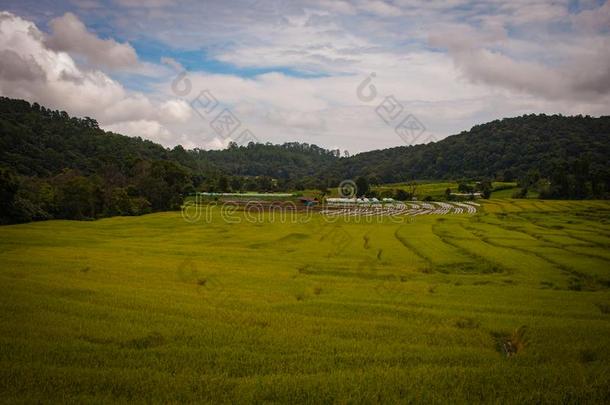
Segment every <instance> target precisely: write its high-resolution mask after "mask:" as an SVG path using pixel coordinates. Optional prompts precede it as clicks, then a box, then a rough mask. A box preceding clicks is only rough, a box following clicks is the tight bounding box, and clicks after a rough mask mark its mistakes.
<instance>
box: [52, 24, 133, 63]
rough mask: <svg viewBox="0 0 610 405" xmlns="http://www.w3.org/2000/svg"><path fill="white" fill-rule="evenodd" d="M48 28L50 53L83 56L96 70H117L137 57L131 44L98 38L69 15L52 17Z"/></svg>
mask: <svg viewBox="0 0 610 405" xmlns="http://www.w3.org/2000/svg"><path fill="white" fill-rule="evenodd" d="M49 25H50V26H51V31H52V33H51V35H50V36H49V37H48V38H47V39H46V41H45V42H46V45H47V46H48V47H49V48H50V49H52V50H56V51H65V52H69V53H74V54H76V55H78V56H83V57H84V58H86V60H87V61H88V63H89V64H90V65H92V66H96V67H101V66H104V67H108V68H111V69H117V68H124V67H133V66H136V65H137V64H138V56H137V55H136V51H135V50H134V49H133V47H132V46H131V45H129V44H127V43H123V44H121V43H118V42H116V41H115V40H113V39H100V38H98V37H97V36H95V35H94V34H92V33H90V32H89V31H87V27H85V24H83V23H82V21H80V20H79V19H78V17H77V16H75V15H74V14H72V13H66V14H64V15H63V16H62V17H58V18H54V19H53V20H51V22H50V23H49Z"/></svg>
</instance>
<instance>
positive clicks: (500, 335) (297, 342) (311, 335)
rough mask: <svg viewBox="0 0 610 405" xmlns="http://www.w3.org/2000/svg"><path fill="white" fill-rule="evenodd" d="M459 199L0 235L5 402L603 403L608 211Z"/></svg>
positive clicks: (168, 216)
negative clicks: (471, 206)
mask: <svg viewBox="0 0 610 405" xmlns="http://www.w3.org/2000/svg"><path fill="white" fill-rule="evenodd" d="M430 205H431V206H432V207H433V208H426V207H424V206H423V205H420V206H419V207H418V208H417V209H420V210H424V209H426V210H428V211H436V210H442V206H440V205H438V204H430ZM458 207H459V206H458V205H452V208H451V209H450V210H449V211H450V212H447V213H445V215H442V214H441V213H440V212H436V213H428V215H417V216H414V215H410V216H403V217H405V218H407V220H404V221H400V222H397V221H394V220H393V218H394V217H393V216H392V215H388V216H381V217H380V219H379V220H376V221H373V222H367V221H363V220H361V218H360V217H359V216H354V217H349V216H348V217H346V216H337V217H332V218H331V217H328V216H326V215H311V216H305V215H304V214H301V213H297V217H296V218H297V220H296V221H292V220H291V221H278V220H274V221H270V220H269V219H270V218H266V217H263V218H250V217H246V215H245V213H240V212H236V213H234V215H233V216H232V217H231V218H234V219H235V218H237V219H239V220H232V221H227V220H226V217H224V220H223V216H222V215H221V213H220V209H218V210H216V211H212V216H211V217H210V218H209V220H202V221H199V222H190V223H189V222H186V221H184V220H183V219H182V216H181V214H180V213H161V214H153V215H147V216H143V217H132V218H120V217H119V218H109V219H104V220H99V221H95V222H72V221H49V222H40V223H31V224H24V225H17V226H6V227H2V228H0V260H1V261H0V263H2V266H1V268H0V280H1V283H0V317H1V320H2V322H0V341H1V344H0V392H1V393H2V395H1V396H0V400H1V401H2V402H53V403H56V402H61V403H70V402H78V403H83V402H87V403H89V402H94V403H95V402H98V403H101V402H109V401H119V402H152V403H168V402H171V403H174V402H196V403H261V402H268V403H272V402H281V403H295V402H298V403H331V402H338V403H362V402H366V403H372V402H401V403H404V402H410V401H411V402H425V403H473V402H474V403H476V402H494V403H524V402H538V403H557V402H563V403H585V402H588V403H604V402H607V400H608V398H610V384H609V381H610V349H609V347H610V249H609V248H610V224H609V220H610V204H609V203H608V202H598V201H581V202H576V201H569V202H568V201H538V200H490V201H487V202H484V203H483V205H482V206H480V207H476V208H477V212H476V213H471V214H470V215H464V212H462V214H461V215H460V214H457V213H456V209H457V208H458ZM462 208H466V207H462ZM404 209H405V210H409V209H415V208H414V207H409V206H407V205H405V207H404Z"/></svg>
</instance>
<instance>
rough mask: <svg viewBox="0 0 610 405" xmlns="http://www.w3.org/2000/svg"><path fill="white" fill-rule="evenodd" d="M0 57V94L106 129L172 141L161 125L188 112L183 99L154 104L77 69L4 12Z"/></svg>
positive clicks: (105, 78)
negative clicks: (91, 121)
mask: <svg viewBox="0 0 610 405" xmlns="http://www.w3.org/2000/svg"><path fill="white" fill-rule="evenodd" d="M87 41H88V40H87ZM0 54H1V55H2V57H1V58H0V94H2V95H4V96H8V97H15V98H24V99H27V100H30V101H37V102H39V103H41V104H42V105H45V106H47V107H50V108H53V109H61V110H66V111H68V112H69V113H70V114H72V115H77V116H90V117H94V118H96V119H97V120H98V121H99V122H100V124H101V126H102V127H105V128H112V129H113V130H117V129H119V128H121V129H125V130H126V131H127V130H128V131H129V134H130V135H140V136H144V137H147V138H150V139H153V140H158V141H164V142H166V143H171V141H170V139H171V137H172V135H171V132H170V131H169V130H168V129H167V128H166V127H165V125H166V124H167V123H171V122H182V121H185V120H186V119H188V116H189V113H190V111H188V107H187V106H186V104H185V103H184V102H183V101H178V100H168V101H166V102H164V103H163V104H160V103H155V102H153V101H151V99H150V98H149V97H148V96H145V95H143V94H140V93H135V92H130V91H128V90H126V89H125V88H124V87H123V86H122V85H121V84H120V83H119V82H117V81H115V80H113V79H112V78H110V77H109V76H108V75H107V74H105V73H103V72H102V71H100V70H92V69H83V68H81V67H79V66H78V64H77V63H76V62H75V60H74V59H73V58H72V57H71V56H70V55H69V54H67V53H65V52H61V51H56V50H53V49H50V48H49V47H47V42H46V41H45V36H44V34H43V33H42V32H40V31H39V30H38V28H37V27H36V26H35V25H34V24H33V23H31V22H29V21H26V20H24V19H22V18H20V17H17V16H15V15H13V14H11V13H7V12H2V13H0ZM166 121H167V122H166Z"/></svg>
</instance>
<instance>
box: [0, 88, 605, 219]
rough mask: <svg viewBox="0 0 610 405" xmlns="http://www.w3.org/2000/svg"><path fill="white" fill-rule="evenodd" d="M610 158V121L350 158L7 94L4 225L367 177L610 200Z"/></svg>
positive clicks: (536, 124)
mask: <svg viewBox="0 0 610 405" xmlns="http://www.w3.org/2000/svg"><path fill="white" fill-rule="evenodd" d="M609 156H610V117H600V118H592V117H588V116H587V117H583V116H576V117H564V116H560V115H552V116H549V115H544V114H541V115H533V114H532V115H525V116H522V117H516V118H508V119H503V120H496V121H492V122H490V123H487V124H483V125H477V126H475V127H473V128H472V129H471V130H470V131H467V132H466V131H465V132H462V133H460V134H458V135H454V136H450V137H448V138H446V139H443V140H441V141H439V142H436V143H430V144H427V145H415V146H402V147H396V148H389V149H384V150H377V151H371V152H366V153H360V154H357V155H353V156H351V157H348V156H343V157H340V156H339V154H338V153H337V151H334V150H327V149H324V148H321V147H318V146H316V145H312V144H307V143H298V142H290V143H285V144H282V145H274V144H270V143H264V144H263V143H249V144H248V145H243V146H238V145H237V144H234V143H232V144H230V145H229V147H228V148H227V149H224V150H203V149H192V150H187V149H184V148H183V147H182V146H176V147H174V148H171V149H170V148H164V147H163V146H161V145H158V144H156V143H154V142H151V141H149V140H144V139H142V138H139V137H127V136H123V135H120V134H116V133H112V132H106V131H103V130H102V129H100V128H99V125H98V123H97V122H96V120H95V119H93V118H90V117H84V118H77V117H70V116H69V115H68V114H67V113H66V112H64V111H57V110H51V109H48V108H45V107H43V106H40V105H39V104H37V103H33V104H30V103H28V102H26V101H23V100H13V99H8V98H4V97H2V98H0V196H1V197H2V201H1V203H0V204H1V205H0V221H1V222H3V223H10V222H24V221H30V220H40V219H51V218H67V219H89V218H91V219H94V218H100V217H105V216H112V215H140V214H143V213H148V212H154V211H163V210H171V209H177V208H179V207H180V206H181V204H182V201H183V198H184V197H185V196H187V195H188V194H190V193H193V192H195V191H218V192H227V191H233V192H241V191H263V192H264V191H294V190H306V189H317V190H325V189H328V188H330V187H336V186H337V185H338V184H339V183H340V182H341V181H342V180H345V179H358V178H361V179H362V180H359V181H360V182H361V186H362V187H365V186H364V183H363V182H364V181H366V185H367V188H368V184H372V185H375V184H384V183H397V182H407V181H412V180H414V179H419V180H425V179H435V180H436V179H452V180H454V179H464V180H473V179H495V180H502V181H517V180H518V181H519V183H520V185H521V193H522V194H527V193H528V192H531V191H536V192H538V193H539V194H540V196H541V197H543V198H608V196H609V194H610V171H609V168H610V165H609V164H608V163H609V161H608V160H609V158H608V157H609ZM367 192H368V193H369V195H371V194H370V190H367ZM396 193H399V195H396ZM393 197H398V198H399V199H406V198H408V197H409V194H408V192H406V191H404V190H402V192H399V191H398V190H396V191H395V192H394V195H393Z"/></svg>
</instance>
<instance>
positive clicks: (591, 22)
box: [0, 0, 610, 153]
mask: <svg viewBox="0 0 610 405" xmlns="http://www.w3.org/2000/svg"><path fill="white" fill-rule="evenodd" d="M176 3H179V4H176ZM0 10H2V11H1V12H0V53H1V55H0V94H1V95H4V96H8V97H14V98H23V99H26V100H29V101H32V102H33V101H37V102H39V103H40V104H43V105H45V106H47V107H51V108H53V109H61V110H66V111H68V112H69V113H70V114H72V115H77V116H91V117H94V118H96V119H97V120H98V121H99V123H100V125H101V126H102V127H103V128H104V129H107V130H112V131H115V132H119V133H123V134H127V135H134V136H135V135H137V136H142V137H144V138H148V139H152V140H154V141H157V142H160V143H162V144H163V145H166V146H173V145H176V144H182V145H184V146H185V147H189V148H192V147H201V148H220V147H224V146H226V144H227V143H228V142H229V140H231V139H233V140H236V141H238V142H245V141H244V140H246V139H252V138H255V139H258V140H259V141H261V142H272V143H282V142H288V141H300V142H308V143H314V144H317V145H320V146H323V147H327V148H339V149H341V150H342V151H343V150H348V151H350V152H351V153H355V152H360V151H364V150H371V149H379V148H385V147H390V146H397V145H402V144H405V143H418V142H422V141H430V140H436V139H441V138H443V137H445V136H447V135H451V134H455V133H459V132H461V131H463V130H468V129H470V127H472V126H473V125H476V124H479V123H483V122H486V121H490V120H493V119H496V118H502V117H509V116H517V115H522V114H525V113H533V112H534V113H540V112H546V113H562V114H590V115H595V116H597V115H608V114H610V1H607V2H604V1H598V0H585V1H577V0H574V1H563V0H559V1H537V0H527V1H521V0H514V1H504V0H497V1H496V0H489V1H466V0H447V1H435V0H432V1H415V0H393V1H390V0H385V1H384V0H353V1H352V0H350V1H348V0H310V1H299V0H293V1H284V0H243V1H234V0H218V1H181V2H174V1H171V0H99V1H98V0H82V1H76V0H74V1H61V0H60V1H51V0H36V1H34V0H18V1H10V0H9V1H6V0H4V1H2V2H1V3H0ZM401 124H402V130H401V129H399V130H398V131H397V130H396V127H397V126H398V127H399V128H401ZM405 128H406V129H405ZM399 135H400V136H399Z"/></svg>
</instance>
